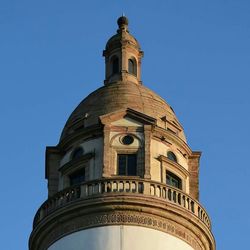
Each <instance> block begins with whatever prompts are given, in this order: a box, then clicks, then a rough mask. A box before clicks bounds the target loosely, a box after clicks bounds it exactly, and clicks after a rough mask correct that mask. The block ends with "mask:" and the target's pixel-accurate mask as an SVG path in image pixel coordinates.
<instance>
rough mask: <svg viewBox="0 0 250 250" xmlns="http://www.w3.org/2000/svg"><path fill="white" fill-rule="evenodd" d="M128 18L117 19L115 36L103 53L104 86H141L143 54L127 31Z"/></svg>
mask: <svg viewBox="0 0 250 250" xmlns="http://www.w3.org/2000/svg"><path fill="white" fill-rule="evenodd" d="M128 23H129V22H128V18H127V17H125V16H124V15H122V16H121V17H119V18H118V19H117V24H118V30H117V34H116V35H114V36H112V37H111V38H110V39H109V40H108V42H107V44H106V48H105V50H104V51H103V56H104V57H105V67H106V70H105V72H106V73H105V81H104V84H109V83H114V82H120V81H123V82H127V81H129V82H134V83H136V84H141V58H142V56H143V52H142V51H141V49H140V45H139V43H138V42H137V40H136V39H135V38H134V37H133V36H132V35H131V34H130V33H129V31H128Z"/></svg>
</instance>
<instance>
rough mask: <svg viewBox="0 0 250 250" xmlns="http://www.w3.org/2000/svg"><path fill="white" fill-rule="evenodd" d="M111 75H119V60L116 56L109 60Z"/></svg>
mask: <svg viewBox="0 0 250 250" xmlns="http://www.w3.org/2000/svg"><path fill="white" fill-rule="evenodd" d="M111 67H112V75H115V74H118V73H119V59H118V57H117V56H113V57H112V59H111Z"/></svg>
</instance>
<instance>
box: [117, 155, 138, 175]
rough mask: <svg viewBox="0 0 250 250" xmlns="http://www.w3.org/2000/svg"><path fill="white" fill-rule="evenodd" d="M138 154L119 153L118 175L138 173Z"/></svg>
mask: <svg viewBox="0 0 250 250" xmlns="http://www.w3.org/2000/svg"><path fill="white" fill-rule="evenodd" d="M136 158H137V155H136V154H118V175H136Z"/></svg>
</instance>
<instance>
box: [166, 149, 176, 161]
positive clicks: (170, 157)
mask: <svg viewBox="0 0 250 250" xmlns="http://www.w3.org/2000/svg"><path fill="white" fill-rule="evenodd" d="M167 157H168V159H169V160H171V161H174V162H177V157H176V155H175V154H174V153H173V152H172V151H168V152H167Z"/></svg>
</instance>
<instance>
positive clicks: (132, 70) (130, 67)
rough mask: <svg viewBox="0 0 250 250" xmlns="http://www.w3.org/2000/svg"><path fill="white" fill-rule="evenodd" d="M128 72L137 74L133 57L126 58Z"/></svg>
mask: <svg viewBox="0 0 250 250" xmlns="http://www.w3.org/2000/svg"><path fill="white" fill-rule="evenodd" d="M128 73H129V74H132V75H135V76H137V64H136V60H135V59H134V58H130V59H128Z"/></svg>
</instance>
